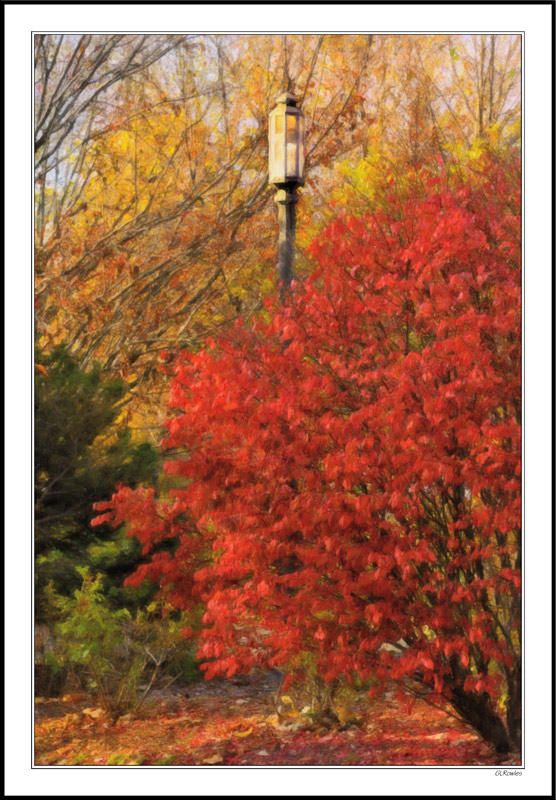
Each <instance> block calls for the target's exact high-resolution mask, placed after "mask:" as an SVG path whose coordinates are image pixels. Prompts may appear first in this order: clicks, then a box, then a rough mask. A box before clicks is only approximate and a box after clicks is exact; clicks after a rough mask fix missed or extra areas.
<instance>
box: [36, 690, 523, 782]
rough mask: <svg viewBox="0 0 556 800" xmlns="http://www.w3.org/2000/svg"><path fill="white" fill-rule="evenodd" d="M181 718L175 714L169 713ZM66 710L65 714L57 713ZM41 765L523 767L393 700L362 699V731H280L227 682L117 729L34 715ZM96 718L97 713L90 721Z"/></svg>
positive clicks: (53, 707)
mask: <svg viewBox="0 0 556 800" xmlns="http://www.w3.org/2000/svg"><path fill="white" fill-rule="evenodd" d="M170 708H172V709H175V708H177V710H175V711H174V710H173V711H172V712H171V713H169V709H170ZM61 709H62V711H61ZM35 712H36V726H35V745H36V756H35V763H36V764H37V765H57V766H60V765H96V766H103V765H122V766H123V765H127V766H130V765H136V766H139V765H157V766H174V767H175V766H194V765H205V766H213V767H217V766H255V765H257V766H259V765H265V766H293V765H298V766H326V765H334V766H357V765H359V766H387V765H391V766H403V765H413V766H418V765H444V766H446V765H453V766H469V765H493V766H494V765H501V764H502V760H501V759H503V763H504V765H508V764H510V765H517V764H519V761H517V760H515V759H513V760H512V759H508V758H507V757H505V756H504V757H501V756H499V755H497V754H496V753H495V752H494V750H493V748H492V747H491V746H490V745H488V744H487V743H485V742H484V741H482V740H481V739H480V737H479V736H478V735H477V734H476V733H474V731H473V730H471V728H469V727H468V726H466V725H464V724H463V723H461V722H459V721H458V720H455V719H453V718H450V717H448V716H447V715H446V714H444V713H443V712H442V711H440V710H438V709H436V708H433V707H431V706H430V705H428V704H427V703H425V702H424V701H421V700H418V701H417V702H416V703H415V706H414V708H413V710H412V713H411V714H410V715H409V716H408V715H407V713H406V711H405V709H404V708H403V707H402V706H400V705H398V703H397V701H396V700H395V699H388V697H382V698H379V699H375V700H373V701H372V703H370V704H369V703H367V702H366V701H364V700H363V699H362V701H361V704H360V708H358V716H359V718H360V720H361V723H360V724H359V725H357V726H355V725H346V726H342V727H341V728H339V727H333V728H325V727H319V726H318V725H317V726H315V727H313V728H312V729H306V728H299V727H297V726H295V725H294V726H290V727H288V726H284V725H277V724H276V715H275V714H272V709H271V707H270V703H269V692H268V691H266V692H265V687H264V685H257V684H252V685H249V686H241V687H238V686H235V685H233V684H230V683H226V682H224V681H214V682H211V683H209V684H199V685H197V686H195V687H192V688H189V687H188V688H187V689H186V690H184V691H182V692H181V694H180V695H178V696H177V706H176V697H174V698H173V702H172V703H165V702H163V701H160V700H159V701H158V702H157V703H156V704H155V705H154V706H153V707H152V708H151V709H150V710H149V711H148V712H147V713H145V714H143V716H142V718H139V719H135V718H134V717H133V715H131V714H126V715H124V716H123V717H120V718H119V719H117V720H116V721H115V722H112V721H109V720H107V719H106V716H105V715H104V714H96V713H95V712H96V709H95V708H94V707H93V708H91V706H90V701H89V704H87V700H86V699H84V700H83V701H82V702H81V704H79V702H77V701H76V702H75V703H73V704H70V703H68V702H67V701H66V702H65V703H63V704H62V702H60V701H53V700H50V701H48V702H43V703H39V704H38V705H37V707H36V708H35ZM91 712H93V713H91Z"/></svg>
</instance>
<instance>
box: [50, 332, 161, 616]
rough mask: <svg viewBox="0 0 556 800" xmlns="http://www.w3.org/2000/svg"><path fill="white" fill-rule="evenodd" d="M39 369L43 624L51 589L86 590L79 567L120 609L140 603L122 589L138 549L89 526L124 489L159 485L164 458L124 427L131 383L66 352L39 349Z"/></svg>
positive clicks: (133, 544)
mask: <svg viewBox="0 0 556 800" xmlns="http://www.w3.org/2000/svg"><path fill="white" fill-rule="evenodd" d="M35 363H36V364H37V370H36V377H35V553H36V557H37V560H36V572H35V579H36V587H35V591H36V599H37V612H38V617H39V618H44V616H45V614H46V607H45V603H44V591H45V587H46V586H47V584H48V583H49V582H52V583H53V584H54V586H55V587H56V589H57V591H58V592H61V593H62V594H65V595H71V593H72V592H73V591H74V590H75V589H76V588H77V587H78V586H79V584H80V578H79V575H78V573H77V569H76V568H77V566H78V565H80V564H89V565H90V566H91V567H93V568H94V569H96V570H101V571H103V572H106V573H107V577H108V581H107V583H108V588H109V597H110V600H111V601H112V602H113V603H115V604H116V605H120V606H121V605H123V604H125V603H127V602H129V603H131V604H135V603H137V602H140V601H141V599H143V597H140V596H138V595H137V593H135V594H134V593H133V592H131V591H130V590H126V591H122V590H120V589H118V588H117V587H118V586H119V585H120V584H121V583H122V579H123V577H124V576H125V575H126V574H127V573H129V572H130V571H132V570H133V568H134V567H135V566H136V565H137V562H138V560H139V555H140V548H139V545H138V543H137V542H135V541H131V540H127V541H125V540H124V537H123V536H122V534H121V532H117V533H116V535H114V533H113V532H112V531H110V530H109V528H108V527H107V526H102V527H100V528H97V529H96V531H95V533H94V534H93V531H92V529H91V527H90V521H91V518H92V516H93V513H94V512H93V508H92V505H93V503H94V502H95V501H97V500H99V499H101V498H103V497H109V496H110V494H111V492H112V491H113V487H114V484H115V483H117V482H118V481H125V482H128V481H131V482H132V484H134V485H136V484H137V483H139V482H142V481H144V482H148V483H152V482H153V481H155V480H156V477H157V464H158V458H159V457H158V453H157V451H156V450H155V448H154V447H152V446H151V445H150V444H148V443H144V442H141V443H134V442H132V440H131V432H130V430H129V428H127V426H126V424H125V420H120V419H119V418H120V417H121V414H122V406H121V404H122V401H123V400H124V398H125V396H126V392H127V389H128V387H127V385H126V383H125V382H124V381H122V380H120V379H113V378H108V377H105V376H104V375H103V374H102V372H101V371H100V369H99V368H98V366H96V365H95V366H94V367H93V368H92V369H90V370H88V371H86V370H83V369H81V368H80V367H79V365H78V364H77V362H76V361H75V359H74V358H73V357H72V356H71V355H70V354H69V352H68V350H67V349H66V348H65V347H64V346H58V347H56V348H55V349H53V350H52V351H50V352H49V353H46V352H44V351H43V350H41V348H39V347H37V348H36V352H35ZM108 537H111V538H108ZM103 540H104V541H103ZM136 595H137V596H136ZM143 595H144V597H145V598H147V597H148V594H147V593H146V592H144V593H143Z"/></svg>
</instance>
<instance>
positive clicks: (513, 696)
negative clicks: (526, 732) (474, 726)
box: [506, 664, 521, 753]
mask: <svg viewBox="0 0 556 800" xmlns="http://www.w3.org/2000/svg"><path fill="white" fill-rule="evenodd" d="M506 725H507V726H508V733H509V734H510V739H511V741H512V745H513V748H514V749H515V750H516V751H517V752H519V753H521V664H518V665H517V666H516V668H515V669H514V671H513V672H512V673H511V675H510V676H509V678H508V709H507V711H506Z"/></svg>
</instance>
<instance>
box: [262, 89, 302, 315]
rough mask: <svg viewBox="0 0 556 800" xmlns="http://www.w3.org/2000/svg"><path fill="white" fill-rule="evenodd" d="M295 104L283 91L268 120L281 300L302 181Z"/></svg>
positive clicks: (289, 266)
mask: <svg viewBox="0 0 556 800" xmlns="http://www.w3.org/2000/svg"><path fill="white" fill-rule="evenodd" d="M298 104H299V101H298V99H297V97H295V95H293V94H291V93H290V92H284V93H283V94H282V95H280V97H279V98H278V100H277V101H276V107H275V108H274V109H273V110H272V111H271V113H270V120H269V134H268V135H269V182H270V183H271V184H273V185H274V186H275V188H276V195H275V196H274V200H275V202H276V204H277V205H278V280H279V282H280V295H281V298H282V301H284V300H285V297H286V294H287V292H288V289H289V287H290V284H291V282H292V277H293V261H294V253H295V204H296V203H297V200H298V197H297V187H298V186H301V185H302V184H303V182H304V178H303V169H304V163H305V156H304V138H305V125H304V119H303V112H302V111H301V109H300V108H298Z"/></svg>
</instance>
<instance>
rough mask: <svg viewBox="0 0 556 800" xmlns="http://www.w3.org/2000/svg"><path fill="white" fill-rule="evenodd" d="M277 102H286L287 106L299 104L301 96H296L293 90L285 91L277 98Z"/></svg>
mask: <svg viewBox="0 0 556 800" xmlns="http://www.w3.org/2000/svg"><path fill="white" fill-rule="evenodd" d="M276 102H277V103H284V104H285V105H287V106H297V105H298V103H299V97H296V96H295V94H292V93H291V92H283V93H282V94H281V95H280V96H279V97H277V98H276Z"/></svg>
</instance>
